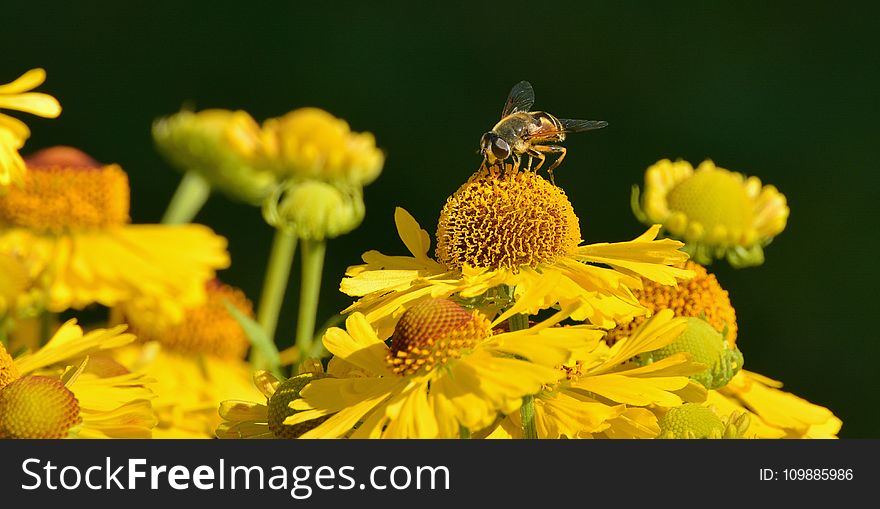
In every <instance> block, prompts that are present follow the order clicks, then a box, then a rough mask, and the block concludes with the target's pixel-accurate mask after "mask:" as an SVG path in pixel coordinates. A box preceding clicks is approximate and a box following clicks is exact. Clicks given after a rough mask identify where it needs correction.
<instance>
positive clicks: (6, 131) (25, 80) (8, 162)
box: [0, 68, 61, 190]
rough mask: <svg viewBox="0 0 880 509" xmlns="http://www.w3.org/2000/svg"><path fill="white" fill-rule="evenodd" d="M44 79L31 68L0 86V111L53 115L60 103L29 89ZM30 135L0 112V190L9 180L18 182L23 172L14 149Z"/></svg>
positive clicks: (18, 147) (12, 119)
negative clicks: (10, 81)
mask: <svg viewBox="0 0 880 509" xmlns="http://www.w3.org/2000/svg"><path fill="white" fill-rule="evenodd" d="M44 81H46V71H45V70H43V69H39V68H38V69H31V70H30V71H28V72H26V73H24V74H22V75H21V76H20V77H19V78H18V79H16V80H15V81H13V82H12V83H7V84H5V85H0V110H2V109H9V110H16V111H23V112H26V113H32V114H34V115H38V116H40V117H45V118H55V117H57V116H58V115H60V114H61V105H60V104H58V101H57V100H56V99H55V98H54V97H52V96H51V95H48V94H43V93H39V92H30V90H33V89H34V88H37V87H38V86H40V85H41V84H42V83H43V82H44ZM30 135H31V132H30V129H28V127H27V125H25V124H24V122H22V121H21V120H18V119H16V118H13V117H10V116H9V115H6V114H4V113H0V190H2V189H3V188H4V187H6V186H8V185H9V184H10V183H15V184H21V183H22V182H23V180H24V174H25V172H26V167H25V163H24V161H23V160H22V158H21V155H19V153H18V150H19V149H20V148H21V147H22V146H23V145H24V142H25V140H27V139H28V138H29V137H30Z"/></svg>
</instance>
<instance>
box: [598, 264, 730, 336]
mask: <svg viewBox="0 0 880 509" xmlns="http://www.w3.org/2000/svg"><path fill="white" fill-rule="evenodd" d="M684 268H685V269H687V270H692V271H693V272H694V277H693V279H691V280H690V281H680V282H679V283H678V286H667V285H661V284H659V283H655V282H653V281H648V280H646V279H643V280H642V289H641V290H638V289H637V290H633V294H634V295H635V296H636V298H638V299H639V303H640V304H641V305H643V306H645V307H646V308H648V309H649V310H651V312H652V313H656V312H657V311H660V310H662V309H671V310H672V311H673V312H674V313H675V316H680V317H697V318H702V319H704V320H706V321H707V322H709V324H710V325H712V327H713V328H714V329H715V330H716V331H718V332H722V333H723V332H724V331H725V329H726V330H727V334H726V336H725V339H726V340H727V342H728V344H729V345H730V346H731V347H734V346H736V333H737V326H736V310H735V309H734V308H733V305H731V303H730V297H729V296H728V293H727V290H725V289H724V288H722V287H721V285H720V284H719V283H718V279H716V278H715V275H714V274H709V273H708V272H706V269H705V268H704V267H703V266H702V265H699V264H697V263H694V262H691V261H689V262H686V263H685V264H684ZM645 320H647V318H645V317H636V318H635V319H634V320H632V321H631V322H628V323H624V324H620V325H618V326H617V327H616V328H614V329H612V330H610V331H609V332H608V335H607V336H606V337H605V340H606V341H607V342H608V343H614V342H616V341H617V340H619V339H622V338H625V337H627V336H629V335H630V334H632V332H633V331H634V330H636V328H637V327H639V326H640V325H641V324H642V323H644V322H645Z"/></svg>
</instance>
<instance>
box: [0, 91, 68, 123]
mask: <svg viewBox="0 0 880 509" xmlns="http://www.w3.org/2000/svg"><path fill="white" fill-rule="evenodd" d="M0 108H6V109H10V110H16V111H23V112H25V113H31V114H33V115H38V116H41V117H46V118H55V117H57V116H58V115H60V114H61V105H60V104H59V103H58V100H57V99H55V98H54V97H52V96H51V95H48V94H42V93H39V92H29V93H27V94H17V95H10V96H4V95H2V94H0Z"/></svg>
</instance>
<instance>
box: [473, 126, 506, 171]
mask: <svg viewBox="0 0 880 509" xmlns="http://www.w3.org/2000/svg"><path fill="white" fill-rule="evenodd" d="M480 152H482V153H483V155H484V156H486V159H487V160H488V161H489V164H494V163H495V161H503V160H505V159H507V158H508V157H510V144H508V143H507V142H506V141H504V139H503V138H501V137H500V136H498V135H497V134H495V133H493V132H492V131H489V132H488V133H486V134H484V135H483V137H482V138H480Z"/></svg>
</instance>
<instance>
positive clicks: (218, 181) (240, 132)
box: [153, 109, 276, 205]
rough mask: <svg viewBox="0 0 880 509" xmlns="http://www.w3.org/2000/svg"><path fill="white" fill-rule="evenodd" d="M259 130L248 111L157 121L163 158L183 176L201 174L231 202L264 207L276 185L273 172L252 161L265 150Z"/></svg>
mask: <svg viewBox="0 0 880 509" xmlns="http://www.w3.org/2000/svg"><path fill="white" fill-rule="evenodd" d="M260 138H261V133H260V127H259V125H257V123H256V121H254V119H253V118H251V116H250V115H249V114H248V113H246V112H244V111H229V110H220V109H210V110H204V111H200V112H198V113H195V112H191V111H181V112H180V113H176V114H174V115H170V116H167V117H163V118H160V119H158V120H156V121H155V122H154V123H153V139H154V141H155V143H156V147H157V148H158V149H159V151H160V152H161V153H162V155H163V156H164V157H165V158H166V159H167V160H168V161H169V162H170V163H171V164H172V165H173V166H174V167H176V168H177V169H178V170H180V171H182V172H189V171H192V172H196V173H197V174H199V175H201V176H202V177H203V178H204V179H205V180H207V181H208V182H209V183H210V184H211V187H213V188H215V189H218V190H219V191H221V192H222V193H224V194H226V195H227V196H229V197H230V198H232V199H235V200H238V201H243V202H247V203H251V204H253V205H258V204H260V203H261V202H262V201H263V199H264V198H265V197H266V196H268V195H269V193H270V192H271V190H272V188H273V186H274V185H275V181H276V180H275V176H274V174H273V173H272V172H271V171H269V170H263V169H257V168H255V167H254V166H253V165H251V164H250V163H249V162H248V161H249V160H250V158H251V157H252V154H253V153H254V152H255V151H258V150H259V148H258V147H259V146H260Z"/></svg>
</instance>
